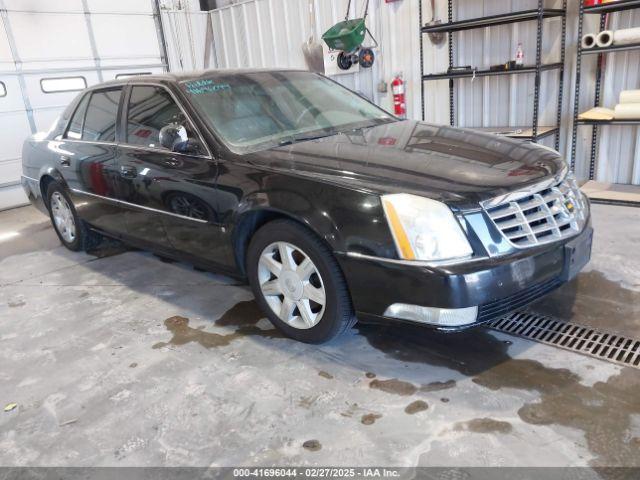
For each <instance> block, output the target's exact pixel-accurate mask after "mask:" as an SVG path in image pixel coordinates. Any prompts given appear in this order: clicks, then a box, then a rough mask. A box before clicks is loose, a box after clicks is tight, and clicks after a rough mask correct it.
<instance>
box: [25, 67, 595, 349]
mask: <svg viewBox="0 0 640 480" xmlns="http://www.w3.org/2000/svg"><path fill="white" fill-rule="evenodd" d="M22 158H23V177H22V183H23V186H24V188H25V190H26V192H27V194H28V196H29V198H30V199H31V201H32V202H33V203H34V204H35V205H36V206H38V207H39V208H41V209H42V210H43V211H44V212H46V213H47V214H49V215H50V217H51V221H52V223H53V226H54V227H55V230H56V232H57V234H58V236H59V237H60V240H61V242H62V243H63V244H64V245H65V246H66V247H67V248H69V249H71V250H82V249H90V248H91V247H92V246H93V245H95V244H96V242H97V241H98V240H99V239H100V238H101V236H108V237H113V238H117V239H120V240H122V241H124V242H126V243H129V244H132V245H134V246H136V247H139V248H142V249H148V250H151V251H153V252H155V253H157V254H159V255H161V256H165V257H171V258H175V259H179V260H183V261H188V262H191V263H193V264H196V265H198V266H200V267H201V268H206V269H210V270H216V271H219V272H222V273H226V274H228V275H232V276H237V277H239V278H243V279H248V281H249V283H250V284H251V286H252V288H253V292H254V294H255V296H256V299H257V301H258V302H259V304H260V305H261V307H262V308H263V310H264V312H265V314H266V315H267V316H268V318H269V319H270V320H271V321H272V322H273V323H274V325H275V326H276V327H278V328H279V329H281V330H282V331H283V332H284V333H286V334H287V335H289V336H291V337H293V338H295V339H298V340H301V341H304V342H325V341H328V340H330V339H332V338H334V337H336V336H337V335H339V334H340V333H342V332H344V331H345V330H347V329H348V328H350V327H351V326H352V325H353V324H354V323H355V321H356V319H361V320H370V321H371V320H373V321H388V320H399V321H407V322H414V323H419V324H424V325H430V326H433V327H436V328H439V329H443V330H456V329H461V328H466V327H469V326H473V325H478V324H481V323H483V322H487V321H489V320H492V319H494V318H497V317H499V316H503V315H505V314H507V313H508V312H510V311H512V310H514V309H517V308H520V307H522V306H524V305H526V304H528V303H529V302H531V301H533V300H535V299H537V298H539V297H541V296H542V295H544V294H546V293H548V292H549V291H551V290H553V289H554V288H556V287H558V286H559V285H561V284H562V283H563V282H566V281H568V280H570V279H571V278H573V277H574V276H575V275H576V274H577V272H578V271H579V270H580V269H581V268H582V267H583V266H584V265H585V264H586V263H587V261H588V260H589V257H590V252H591V238H592V229H591V227H590V215H589V203H588V201H587V199H586V198H585V197H584V196H583V194H582V193H581V192H580V190H579V189H578V187H577V185H576V183H575V180H574V179H573V177H572V176H571V174H569V173H568V169H567V167H566V165H565V163H564V161H563V160H562V158H561V157H560V156H559V155H558V153H557V152H555V151H553V150H551V149H548V148H545V147H541V146H538V145H535V144H532V143H527V142H522V141H516V140H511V139H507V138H500V137H496V136H493V135H489V134H483V133H479V132H477V131H473V130H465V129H459V128H451V127H448V126H441V125H431V124H427V123H421V122H416V121H412V120H399V119H397V118H395V117H393V116H391V115H389V114H388V113H386V112H385V111H383V110H381V109H380V108H378V107H377V106H375V105H374V104H372V103H370V102H368V101H367V100H365V99H363V98H362V97H360V96H359V95H357V94H355V93H353V92H351V91H349V90H347V89H345V88H343V87H342V86H340V85H339V84H337V83H335V82H333V81H332V80H330V79H328V78H326V77H323V76H321V75H317V74H313V73H309V72H302V71H285V70H269V71H265V70H251V71H248V70H242V71H206V72H199V73H193V74H184V75H162V76H140V77H134V78H129V79H127V80H122V81H114V82H107V83H104V84H101V85H97V86H95V87H92V88H90V89H88V90H86V91H84V92H82V93H81V94H80V95H78V97H77V99H76V100H75V101H74V102H73V103H72V104H71V105H69V107H68V108H67V109H66V110H65V112H64V113H63V114H62V116H61V117H60V119H59V120H58V121H57V122H56V123H55V124H54V125H53V127H52V128H51V130H50V131H49V132H47V133H41V134H36V135H34V136H33V137H31V138H29V139H28V140H26V142H25V144H24V148H23V156H22Z"/></svg>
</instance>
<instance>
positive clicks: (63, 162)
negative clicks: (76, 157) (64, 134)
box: [60, 155, 71, 167]
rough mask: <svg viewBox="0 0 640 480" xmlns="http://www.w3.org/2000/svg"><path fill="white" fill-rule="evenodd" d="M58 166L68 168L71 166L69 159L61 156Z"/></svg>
mask: <svg viewBox="0 0 640 480" xmlns="http://www.w3.org/2000/svg"><path fill="white" fill-rule="evenodd" d="M60 165H62V166H63V167H70V166H71V159H70V158H69V157H67V156H66V155H62V156H61V157H60Z"/></svg>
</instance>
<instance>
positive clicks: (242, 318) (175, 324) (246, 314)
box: [153, 300, 283, 349]
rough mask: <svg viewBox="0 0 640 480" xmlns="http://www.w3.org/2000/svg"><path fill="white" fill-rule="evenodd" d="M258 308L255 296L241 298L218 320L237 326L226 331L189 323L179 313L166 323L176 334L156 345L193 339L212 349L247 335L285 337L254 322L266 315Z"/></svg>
mask: <svg viewBox="0 0 640 480" xmlns="http://www.w3.org/2000/svg"><path fill="white" fill-rule="evenodd" d="M257 312H259V310H257V305H256V304H255V300H248V301H244V302H239V303H237V304H236V305H234V306H233V307H231V308H230V309H229V310H227V311H226V312H225V313H224V314H223V315H222V317H220V318H219V319H218V320H217V321H216V322H215V324H216V325H217V326H231V325H233V326H237V327H238V328H237V329H236V330H235V331H233V332H231V333H227V334H220V333H213V332H207V331H205V330H204V329H203V328H202V327H200V328H193V327H190V326H189V319H188V318H186V317H181V316H179V315H176V316H173V317H169V318H167V319H166V320H165V321H164V325H165V327H167V330H169V331H170V332H171V333H172V334H173V336H172V337H171V339H170V340H169V341H168V342H158V343H156V344H155V345H153V348H155V349H158V348H162V347H166V346H168V345H174V346H180V345H185V344H187V343H191V342H194V343H198V344H200V345H201V346H202V347H204V348H207V349H209V348H217V347H226V346H228V345H229V344H230V343H231V342H233V341H234V340H237V339H239V338H242V337H247V336H260V337H266V338H282V337H283V335H282V334H281V333H280V332H279V331H278V330H276V329H270V330H262V329H260V328H258V327H257V326H256V325H255V324H256V323H258V321H260V319H262V318H263V317H264V315H262V314H258V313H257Z"/></svg>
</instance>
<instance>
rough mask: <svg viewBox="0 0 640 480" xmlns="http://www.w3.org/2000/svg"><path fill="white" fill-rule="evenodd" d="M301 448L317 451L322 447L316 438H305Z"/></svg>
mask: <svg viewBox="0 0 640 480" xmlns="http://www.w3.org/2000/svg"><path fill="white" fill-rule="evenodd" d="M302 448H304V449H305V450H309V451H310V452H317V451H318V450H320V449H321V448H322V444H321V443H320V442H319V441H318V440H307V441H306V442H304V443H303V444H302Z"/></svg>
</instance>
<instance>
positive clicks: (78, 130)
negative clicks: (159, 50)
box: [65, 94, 91, 140]
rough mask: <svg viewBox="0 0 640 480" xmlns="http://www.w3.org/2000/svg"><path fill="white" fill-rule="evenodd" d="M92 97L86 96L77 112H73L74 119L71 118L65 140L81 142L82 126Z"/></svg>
mask: <svg viewBox="0 0 640 480" xmlns="http://www.w3.org/2000/svg"><path fill="white" fill-rule="evenodd" d="M90 96H91V94H87V95H85V96H84V97H83V98H82V100H81V101H80V103H79V104H78V106H77V108H76V111H75V112H73V117H71V121H70V122H69V128H67V133H66V134H65V138H71V139H73V140H80V139H81V138H82V124H83V122H84V114H85V113H86V111H87V103H89V97H90Z"/></svg>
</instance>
